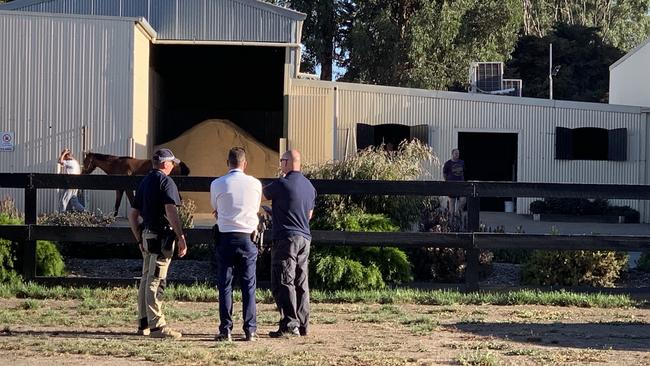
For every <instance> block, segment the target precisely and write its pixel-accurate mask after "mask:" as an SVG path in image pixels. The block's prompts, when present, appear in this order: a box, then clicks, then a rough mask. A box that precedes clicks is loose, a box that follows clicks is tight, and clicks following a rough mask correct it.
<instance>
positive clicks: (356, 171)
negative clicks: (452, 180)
mask: <svg viewBox="0 0 650 366" xmlns="http://www.w3.org/2000/svg"><path fill="white" fill-rule="evenodd" d="M425 163H432V164H434V165H440V162H439V160H438V158H437V156H436V155H435V154H434V152H433V150H432V149H431V147H429V146H427V145H425V144H423V143H421V142H420V141H418V140H417V139H413V140H411V141H406V140H404V141H402V142H401V143H400V144H399V145H398V148H397V150H396V151H387V150H386V149H385V146H384V145H383V144H382V145H380V146H377V147H372V146H371V147H368V148H366V149H364V150H361V151H359V152H358V153H357V154H355V155H351V156H348V157H346V158H345V160H336V161H329V162H326V163H322V164H318V165H313V166H307V167H306V168H305V175H306V176H307V177H308V178H310V179H337V180H394V181H402V180H419V179H421V177H422V176H423V175H424V174H425V173H426V172H427V171H426V169H425ZM424 200H425V197H417V196H380V195H354V196H350V195H319V196H318V198H317V204H316V207H317V210H318V212H320V213H322V214H320V215H317V216H316V217H315V220H316V222H315V223H314V224H315V225H316V226H318V225H319V224H320V221H321V220H333V221H338V220H339V218H340V217H341V216H342V214H343V213H348V212H354V211H356V212H366V213H376V214H384V215H386V216H387V217H389V218H390V219H391V220H393V221H394V222H395V223H396V224H397V225H398V226H399V227H400V228H401V229H402V230H410V229H411V228H412V225H413V223H417V222H418V220H419V216H420V212H421V211H422V204H423V201H424ZM323 213H327V214H326V215H323Z"/></svg>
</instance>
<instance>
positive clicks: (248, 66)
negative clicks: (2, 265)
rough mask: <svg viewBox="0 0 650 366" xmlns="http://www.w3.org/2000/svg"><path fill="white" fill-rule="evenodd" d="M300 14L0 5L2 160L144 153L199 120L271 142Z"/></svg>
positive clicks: (98, 203) (47, 167) (57, 2)
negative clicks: (7, 135) (9, 144)
mask: <svg viewBox="0 0 650 366" xmlns="http://www.w3.org/2000/svg"><path fill="white" fill-rule="evenodd" d="M304 18H305V15H304V14H301V13H298V12H295V11H292V10H289V9H285V8H282V7H277V6H274V5H270V4H266V3H263V2H260V1H255V0H200V1H199V0H168V1H153V0H111V1H106V0H93V1H76V0H49V1H48V0H41V1H34V0H16V1H13V2H10V3H7V4H4V5H0V24H2V26H1V29H2V34H1V35H0V52H1V53H2V54H3V55H6V56H5V63H4V64H5V65H6V67H5V68H3V70H2V73H1V75H0V83H1V84H2V87H1V88H2V89H0V90H3V92H2V94H3V96H6V97H5V98H3V100H2V102H0V103H1V104H0V106H1V110H0V119H1V120H0V131H15V142H16V145H15V149H14V151H12V152H3V153H0V162H2V167H3V169H2V170H3V171H6V172H26V171H35V172H53V171H55V166H56V165H55V159H56V156H57V155H58V152H59V151H60V149H61V148H63V147H64V146H68V147H71V148H72V149H73V151H75V152H77V156H78V157H79V158H81V155H82V151H88V150H92V151H95V152H102V153H108V154H113V155H129V156H133V157H139V158H146V157H148V156H149V155H150V153H151V150H152V148H153V147H154V146H155V145H158V144H161V143H163V142H166V141H169V140H171V139H172V138H174V137H176V136H178V135H179V134H181V133H182V132H184V131H186V130H188V129H190V128H191V127H192V126H194V125H196V124H198V123H200V122H202V121H203V120H205V119H209V118H223V119H228V120H230V121H233V122H234V123H235V124H236V125H237V126H238V127H240V128H242V129H243V130H245V131H246V132H248V133H250V134H251V135H252V136H254V137H255V138H256V139H257V140H259V141H261V142H262V143H264V144H265V145H266V146H269V147H270V148H272V149H274V150H278V149H279V148H280V147H279V141H280V140H281V139H283V138H284V137H286V133H287V132H286V130H287V116H286V114H285V110H286V96H287V94H288V92H287V90H288V81H289V80H290V78H292V77H295V76H296V75H297V73H298V68H297V65H298V64H299V63H298V62H297V61H296V60H298V59H299V58H300V44H299V40H300V32H301V28H302V22H303V20H304ZM118 28H119V29H118ZM115 29H118V30H115ZM36 131H39V132H36ZM224 148H226V147H224ZM96 195H97V196H96V197H91V199H90V202H91V203H92V205H91V206H90V208H91V209H95V208H100V209H102V210H108V209H110V207H111V206H112V205H111V201H112V198H111V194H110V193H108V192H107V193H96ZM14 197H16V198H17V201H18V204H19V206H20V207H22V202H21V201H22V198H21V197H20V195H15V194H14ZM41 201H42V202H41V206H39V211H41V212H43V211H52V210H53V209H54V207H55V199H54V198H53V197H51V196H44V197H43V199H42V200H41ZM123 213H124V212H123Z"/></svg>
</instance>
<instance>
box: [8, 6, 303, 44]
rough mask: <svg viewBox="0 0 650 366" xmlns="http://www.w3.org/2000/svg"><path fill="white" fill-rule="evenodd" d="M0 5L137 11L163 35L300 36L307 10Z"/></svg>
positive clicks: (101, 12) (108, 12)
mask: <svg viewBox="0 0 650 366" xmlns="http://www.w3.org/2000/svg"><path fill="white" fill-rule="evenodd" d="M0 10H24V11H34V12H50V13H66V14H89V15H111V16H120V17H123V16H129V17H133V16H141V17H144V18H146V19H147V20H148V21H149V23H150V24H151V25H152V26H153V27H154V28H155V29H156V31H157V32H158V37H159V38H161V39H171V40H226V41H257V42H283V43H297V42H299V41H300V40H299V36H300V28H301V27H302V21H303V20H304V19H305V18H306V15H305V14H302V13H299V12H297V11H294V10H291V9H287V8H283V7H279V6H276V5H272V4H268V3H264V2H261V1H257V0H110V1H108V0H84V1H78V0H15V1H13V2H10V3H7V4H4V5H0Z"/></svg>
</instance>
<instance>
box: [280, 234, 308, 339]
mask: <svg viewBox="0 0 650 366" xmlns="http://www.w3.org/2000/svg"><path fill="white" fill-rule="evenodd" d="M310 243H311V240H309V239H307V238H305V237H302V236H299V235H296V236H291V237H289V238H287V239H280V240H274V241H273V247H272V249H271V268H272V270H271V288H272V291H273V298H274V299H275V303H276V304H277V306H278V310H280V330H286V329H293V328H296V327H302V328H304V329H305V330H307V328H308V327H309V246H310Z"/></svg>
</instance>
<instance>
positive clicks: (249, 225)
mask: <svg viewBox="0 0 650 366" xmlns="http://www.w3.org/2000/svg"><path fill="white" fill-rule="evenodd" d="M227 164H228V167H229V168H230V170H229V171H228V173H227V174H226V175H224V176H222V177H220V178H218V179H215V180H214V181H212V184H211V185H210V202H211V203H212V208H214V210H215V214H216V217H217V226H218V228H219V238H218V240H217V241H216V243H215V257H216V260H217V288H218V289H219V320H220V324H219V333H218V334H217V335H216V337H215V340H217V341H231V340H232V337H231V333H232V328H233V321H232V302H233V301H232V278H233V272H234V273H237V274H238V275H239V283H240V286H241V292H242V302H243V312H244V319H243V320H244V326H243V328H244V334H245V339H246V340H247V341H256V340H257V314H256V312H257V307H256V304H255V290H256V288H257V278H256V275H255V271H256V268H257V247H256V246H255V244H253V241H252V235H254V233H255V232H256V230H257V226H258V224H259V218H258V216H257V212H258V211H259V209H260V203H261V202H262V183H260V181H259V180H257V179H256V178H254V177H252V176H250V175H247V174H245V173H244V171H245V170H246V166H247V164H248V163H247V162H246V151H245V150H244V149H243V148H241V147H234V148H232V149H230V151H229V152H228V161H227Z"/></svg>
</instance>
